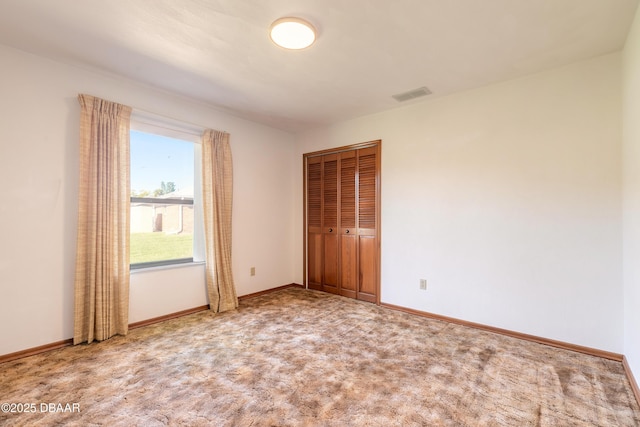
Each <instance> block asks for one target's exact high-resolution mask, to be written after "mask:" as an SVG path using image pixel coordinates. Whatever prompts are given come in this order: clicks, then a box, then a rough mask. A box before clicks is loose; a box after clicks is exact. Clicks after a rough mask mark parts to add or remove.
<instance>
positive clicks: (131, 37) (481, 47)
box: [0, 0, 639, 132]
mask: <svg viewBox="0 0 640 427" xmlns="http://www.w3.org/2000/svg"><path fill="white" fill-rule="evenodd" d="M638 1H639V0H82V1H80V0H55V1H54V0H0V43H2V44H5V45H9V46H13V47H16V48H18V49H22V50H25V51H28V52H32V53H35V54H38V55H43V56H46V57H50V58H53V59H56V60H59V61H61V62H65V63H71V64H75V65H80V66H83V67H90V68H98V69H101V70H104V71H107V72H109V73H115V74H118V75H122V76H125V77H128V78H131V79H134V80H138V81H141V82H144V83H146V84H149V85H152V86H155V87H159V88H162V89H165V90H169V91H172V92H176V93H179V94H182V95H185V96H188V97H191V98H194V99H197V100H200V101H204V102H206V103H209V104H212V105H215V106H218V107H223V108H225V109H227V110H231V111H233V112H235V114H238V115H240V116H242V117H246V118H249V119H251V120H254V121H258V122H262V123H265V124H268V125H271V126H274V127H277V128H281V129H285V130H289V131H294V132H295V131H299V130H303V129H307V128H310V127H315V126H318V125H322V124H327V123H331V122H335V121H339V120H344V119H349V118H353V117H358V116H362V115H365V114H370V113H375V112H379V111H383V110H387V109H391V108H396V107H398V106H401V105H406V104H407V103H403V104H399V103H398V102H397V101H395V100H394V99H393V98H392V97H391V96H392V95H394V94H397V93H400V92H406V91H408V90H412V89H415V88H418V87H421V86H427V87H428V88H429V89H430V90H431V91H432V92H433V94H432V95H429V96H428V97H426V98H420V99H418V100H413V101H408V103H415V102H422V100H424V99H428V98H433V97H437V96H442V95H445V94H450V93H453V92H457V91H461V90H465V89H469V88H474V87H478V86H482V85H486V84H489V83H492V82H496V81H501V80H507V79H511V78H515V77H518V76H523V75H526V74H530V73H534V72H537V71H541V70H545V69H549V68H553V67H557V66H561V65H564V64H568V63H571V62H574V61H578V60H582V59H587V58H591V57H595V56H598V55H602V54H606V53H610V52H615V51H618V50H620V49H622V48H623V46H624V42H625V39H626V36H627V32H628V30H629V28H630V25H631V22H632V20H633V16H634V12H635V9H636V7H637V5H638ZM282 16H299V17H302V18H305V19H307V20H308V21H310V22H312V23H313V24H314V25H315V26H316V28H317V29H318V30H319V36H318V40H317V41H316V43H315V44H314V45H313V46H312V47H311V48H308V49H306V50H303V51H286V50H284V49H281V48H278V47H276V46H275V45H273V44H272V43H271V42H270V40H269V37H268V28H269V26H270V24H271V23H272V22H273V21H274V20H276V19H277V18H280V17H282Z"/></svg>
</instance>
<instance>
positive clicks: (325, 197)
mask: <svg viewBox="0 0 640 427" xmlns="http://www.w3.org/2000/svg"><path fill="white" fill-rule="evenodd" d="M322 186H323V188H322V245H323V261H324V266H323V281H322V290H323V291H326V292H331V293H334V294H336V293H338V283H339V279H338V155H337V154H328V155H325V156H322Z"/></svg>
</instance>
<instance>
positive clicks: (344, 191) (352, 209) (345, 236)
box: [338, 150, 358, 298]
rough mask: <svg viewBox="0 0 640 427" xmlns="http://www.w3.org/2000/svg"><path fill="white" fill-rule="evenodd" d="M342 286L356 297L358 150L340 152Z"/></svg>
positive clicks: (341, 287)
mask: <svg viewBox="0 0 640 427" xmlns="http://www.w3.org/2000/svg"><path fill="white" fill-rule="evenodd" d="M339 212H340V240H339V241H340V259H339V266H340V286H339V288H338V293H339V294H340V295H344V296H346V297H350V298H356V294H357V291H358V228H357V226H356V224H357V221H356V151H355V150H352V151H345V152H343V153H340V209H339Z"/></svg>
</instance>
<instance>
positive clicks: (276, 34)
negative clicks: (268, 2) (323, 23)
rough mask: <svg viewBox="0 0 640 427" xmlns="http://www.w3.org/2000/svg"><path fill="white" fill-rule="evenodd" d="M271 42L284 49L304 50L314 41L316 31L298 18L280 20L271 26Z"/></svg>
mask: <svg viewBox="0 0 640 427" xmlns="http://www.w3.org/2000/svg"><path fill="white" fill-rule="evenodd" d="M269 36H270V37H271V40H272V41H273V42H274V43H275V44H277V45H278V46H281V47H283V48H285V49H304V48H305V47H309V46H311V45H312V44H313V42H314V41H315V40H316V29H315V28H313V25H311V24H310V23H309V22H307V21H305V20H304V19H300V18H290V17H289V18H280V19H277V20H275V21H274V22H273V24H271V28H270V29H269Z"/></svg>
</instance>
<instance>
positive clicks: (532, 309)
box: [295, 54, 623, 352]
mask: <svg viewBox="0 0 640 427" xmlns="http://www.w3.org/2000/svg"><path fill="white" fill-rule="evenodd" d="M620 60H621V56H620V54H612V55H608V56H603V57H600V58H596V59H593V60H590V61H585V62H580V63H576V64H573V65H570V66H567V67H564V68H560V69H555V70H551V71H548V72H543V73H539V74H536V75H532V76H529V77H526V78H522V79H518V80H513V81H508V82H504V83H500V84H495V85H491V86H487V87H483V88H479V89H476V90H472V91H468V92H464V93H460V94H456V95H452V96H447V97H443V98H435V99H432V100H429V101H423V102H420V103H416V104H414V105H409V106H406V107H401V108H398V109H396V110H392V111H388V112H385V113H382V114H377V115H372V116H367V117H362V118H359V119H356V120H351V121H346V122H342V123H338V124H335V125H332V126H328V127H325V128H321V129H317V130H315V131H312V132H307V133H304V134H301V135H299V136H298V138H297V143H298V145H299V153H298V154H299V156H300V157H299V158H300V159H301V155H302V153H304V152H310V151H314V150H318V149H323V148H329V147H336V146H342V145H347V144H352V143H357V142H363V141H369V140H374V139H382V234H381V236H382V265H381V267H382V301H383V302H386V303H390V304H395V305H401V306H405V307H410V308H414V309H417V310H423V311H428V312H433V313H437V314H441V315H445V316H451V317H456V318H460V319H465V320H469V321H473V322H479V323H483V324H488V325H493V326H496V327H501V328H506V329H511V330H515V331H520V332H523V333H528V334H533V335H539V336H543V337H547V338H552V339H557V340H562V341H567V342H571V343H575V344H579V345H585V346H590V347H595V348H600V349H604V350H609V351H614V352H622V350H623V332H622V331H623V315H622V307H623V305H622V301H623V300H622V273H621V271H622V268H621V266H622V253H621V247H622V241H621V226H622V220H621V209H620V207H621V203H622V197H621V78H620V72H621V64H620ZM427 84H428V83H427ZM434 89H435V91H436V92H437V88H434ZM296 166H297V167H298V172H297V173H296V176H297V177H299V178H298V180H297V185H296V188H297V189H298V190H297V196H298V201H297V202H296V203H297V204H299V205H302V199H301V194H302V179H301V177H302V166H301V161H300V162H298V164H297V165H296ZM295 229H296V231H298V230H302V218H301V214H300V215H298V216H297V218H296V226H295ZM302 241H303V239H302V233H301V232H298V234H297V237H296V242H297V246H298V247H299V248H302ZM298 264H299V265H300V266H302V258H301V256H300V257H299V259H298ZM421 278H425V279H427V281H428V290H427V291H426V292H425V291H421V290H420V289H419V280H420V279H421ZM296 280H298V281H300V280H302V268H301V267H300V268H299V269H298V270H297V275H296Z"/></svg>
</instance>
